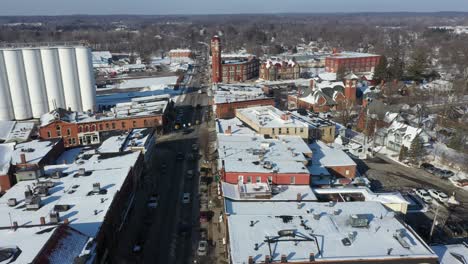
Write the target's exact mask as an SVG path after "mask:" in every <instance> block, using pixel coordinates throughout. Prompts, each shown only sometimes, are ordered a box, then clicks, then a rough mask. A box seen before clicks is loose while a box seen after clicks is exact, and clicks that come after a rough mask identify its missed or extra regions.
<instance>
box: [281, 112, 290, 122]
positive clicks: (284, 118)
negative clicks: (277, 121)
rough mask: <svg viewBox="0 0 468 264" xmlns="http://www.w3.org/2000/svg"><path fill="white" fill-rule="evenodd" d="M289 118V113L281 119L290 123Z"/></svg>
mask: <svg viewBox="0 0 468 264" xmlns="http://www.w3.org/2000/svg"><path fill="white" fill-rule="evenodd" d="M289 116H290V114H289V113H287V114H282V115H281V119H283V120H284V121H288V120H289Z"/></svg>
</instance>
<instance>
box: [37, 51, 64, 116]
mask: <svg viewBox="0 0 468 264" xmlns="http://www.w3.org/2000/svg"><path fill="white" fill-rule="evenodd" d="M41 58H42V69H43V71H44V81H45V86H46V91H47V99H48V101H49V111H52V110H54V109H55V108H56V107H57V108H66V105H65V96H64V94H63V85H62V74H61V73H60V61H59V55H58V50H57V49H56V48H41Z"/></svg>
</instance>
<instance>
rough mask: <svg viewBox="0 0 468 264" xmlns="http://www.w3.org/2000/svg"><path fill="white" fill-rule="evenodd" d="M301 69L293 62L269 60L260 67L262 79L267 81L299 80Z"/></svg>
mask: <svg viewBox="0 0 468 264" xmlns="http://www.w3.org/2000/svg"><path fill="white" fill-rule="evenodd" d="M300 73H301V67H300V66H299V64H298V63H296V62H295V61H293V60H289V61H277V60H267V61H266V62H264V63H262V65H261V66H260V79H263V80H267V81H276V80H293V79H299V77H300Z"/></svg>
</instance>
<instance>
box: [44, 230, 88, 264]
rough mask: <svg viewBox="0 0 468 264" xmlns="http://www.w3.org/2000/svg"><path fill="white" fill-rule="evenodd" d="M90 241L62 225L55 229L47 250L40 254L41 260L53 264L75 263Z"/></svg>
mask: <svg viewBox="0 0 468 264" xmlns="http://www.w3.org/2000/svg"><path fill="white" fill-rule="evenodd" d="M88 239H89V238H88V237H87V236H85V235H84V234H82V233H80V232H78V231H76V230H75V229H73V228H71V227H69V226H68V225H61V226H59V227H58V228H55V229H54V234H53V236H52V239H50V240H49V241H48V243H47V246H46V250H45V251H42V252H41V254H40V260H43V261H46V260H47V261H48V263H51V264H60V263H74V261H75V258H76V257H77V256H79V255H80V253H81V252H82V251H83V249H84V248H85V245H86V242H87V241H88Z"/></svg>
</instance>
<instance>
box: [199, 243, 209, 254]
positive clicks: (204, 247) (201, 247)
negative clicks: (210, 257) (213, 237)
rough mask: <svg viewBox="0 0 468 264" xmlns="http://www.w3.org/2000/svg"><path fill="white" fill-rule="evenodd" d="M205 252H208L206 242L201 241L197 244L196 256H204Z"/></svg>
mask: <svg viewBox="0 0 468 264" xmlns="http://www.w3.org/2000/svg"><path fill="white" fill-rule="evenodd" d="M207 251H208V242H207V241H206V240H202V241H200V242H198V249H197V254H198V256H206V252H207Z"/></svg>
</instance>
